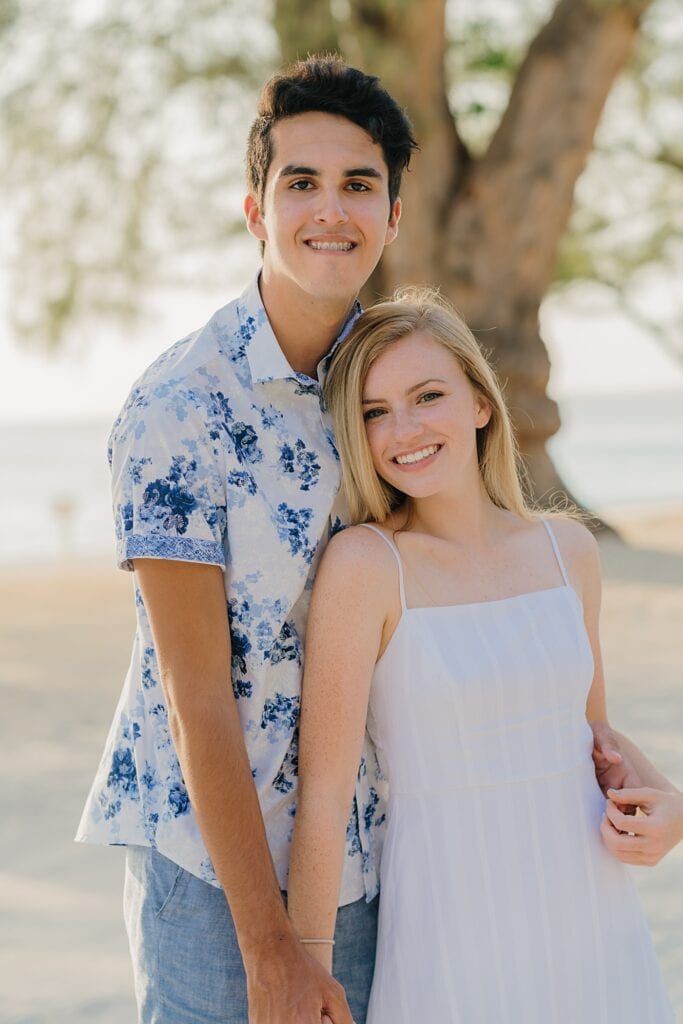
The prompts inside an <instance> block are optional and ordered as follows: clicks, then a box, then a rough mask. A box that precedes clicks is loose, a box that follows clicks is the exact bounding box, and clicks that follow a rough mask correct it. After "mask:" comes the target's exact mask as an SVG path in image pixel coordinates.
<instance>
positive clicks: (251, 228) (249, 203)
mask: <svg viewBox="0 0 683 1024" xmlns="http://www.w3.org/2000/svg"><path fill="white" fill-rule="evenodd" d="M244 217H245V219H246V222H247V231H248V232H249V234H250V235H253V236H254V238H258V240H259V241H260V242H267V241H268V232H267V231H266V225H265V224H264V223H263V217H262V211H261V204H260V203H259V201H258V199H256V198H255V197H254V196H252V195H251V193H249V195H248V196H246V198H245V200H244Z"/></svg>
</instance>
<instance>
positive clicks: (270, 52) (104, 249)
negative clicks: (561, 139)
mask: <svg viewBox="0 0 683 1024" xmlns="http://www.w3.org/2000/svg"><path fill="white" fill-rule="evenodd" d="M401 2H403V3H405V2H408V0H401ZM412 2H417V0H412ZM596 2H597V0H596ZM601 2H602V0H601ZM306 3H308V15H307V16H306V17H305V18H304V17H302V16H301V14H300V11H301V7H300V4H303V5H304V7H305V6H306ZM300 4H295V5H293V4H292V3H289V2H288V0H272V7H271V5H270V4H269V2H268V0H253V2H252V3H251V4H250V5H249V8H248V9H247V10H245V6H244V4H242V3H241V0H194V2H193V3H192V4H187V3H185V2H184V0H147V3H145V4H139V3H137V2H134V0H99V2H93V3H82V2H78V0H70V2H69V0H67V2H65V3H62V4H53V3H51V2H49V0H14V2H13V0H0V61H1V62H2V66H3V79H2V85H1V86H0V162H1V165H2V175H3V182H4V193H5V196H4V198H5V201H6V205H7V208H8V210H9V213H8V214H6V216H8V218H9V220H10V228H12V229H13V237H14V240H15V241H14V245H13V252H12V254H11V255H12V273H13V275H14V280H13V285H12V287H11V293H12V295H13V296H15V298H14V300H13V306H12V313H13V318H14V325H15V328H16V329H17V330H18V331H20V332H21V333H22V334H23V335H25V336H26V337H27V338H30V339H32V340H34V341H36V342H37V343H38V344H41V345H44V346H49V345H57V344H58V343H59V341H60V340H61V339H62V337H63V336H64V333H65V331H67V329H68V328H69V326H70V325H72V324H73V323H75V322H81V323H82V322H87V321H88V320H90V319H91V318H92V317H93V315H104V316H121V315H124V316H125V315H129V316H132V315H134V314H135V312H136V310H137V309H138V307H139V305H140V302H141V296H142V295H143V294H144V292H145V291H147V290H149V289H153V288H154V287H157V286H160V285H167V284H169V283H171V284H186V285H189V286H191V287H193V288H197V287H198V286H199V284H200V282H209V281H210V282H211V283H215V282H216V281H217V280H218V279H219V277H220V273H221V270H220V268H221V259H222V258H224V253H225V247H226V240H227V239H228V237H229V236H230V234H231V232H232V231H234V230H235V228H236V227H237V225H238V224H241V215H240V209H241V197H242V194H243V173H242V154H243V149H244V138H245V135H246V131H247V127H248V124H249V121H250V119H251V117H252V115H253V108H254V103H255V99H256V95H257V91H258V87H259V85H260V83H261V82H262V81H263V79H264V78H265V76H266V75H267V74H268V73H269V72H270V71H271V70H272V69H273V67H275V66H276V65H277V63H278V62H279V60H280V52H281V51H280V49H279V45H280V43H281V45H282V50H283V52H284V53H285V54H286V55H287V56H294V55H295V52H296V54H298V55H303V54H304V53H305V52H307V51H308V50H315V49H319V48H334V47H336V46H337V45H339V44H340V42H341V43H342V44H343V43H344V41H345V40H346V43H348V42H349V38H348V37H349V32H350V31H351V27H353V26H355V27H356V29H357V30H358V31H360V30H361V29H360V27H359V26H360V21H362V18H363V17H365V18H370V17H371V16H372V17H379V16H380V15H381V16H382V17H384V18H385V19H386V30H387V31H388V32H389V31H390V30H391V17H392V11H393V13H394V14H395V11H396V8H395V6H392V4H391V3H388V2H387V3H384V0H383V5H382V4H380V3H379V2H377V3H374V4H371V3H368V2H365V3H363V4H361V3H359V2H354V3H352V2H351V0H329V2H328V0H325V2H323V0H300ZM551 11H552V3H551V0H478V2H477V3H476V4H470V5H468V4H462V3H451V4H449V5H448V7H447V25H448V31H449V46H448V52H447V55H446V76H447V80H448V82H449V102H450V106H451V110H452V112H453V115H454V117H455V118H456V121H457V126H458V132H459V134H460V136H461V137H462V138H463V140H464V142H465V143H466V145H467V147H468V149H469V150H470V152H471V153H472V154H473V156H474V157H475V158H476V156H477V155H479V154H481V153H483V152H484V151H485V149H486V147H487V146H488V144H489V142H490V140H491V138H492V137H493V134H494V132H495V130H496V127H497V125H498V123H499V121H500V118H501V116H502V114H503V112H504V111H505V109H506V106H507V103H508V99H509V95H510V90H511V87H512V84H513V82H514V80H515V76H516V74H517V72H518V69H519V66H520V63H521V61H522V60H523V58H524V55H525V53H526V50H527V47H528V45H529V42H530V41H531V40H532V39H533V37H534V35H535V33H536V32H537V31H538V29H539V28H540V27H541V26H542V25H543V24H544V23H545V21H546V20H547V18H548V17H549V15H550V13H551ZM359 19H360V20H359ZM278 36H279V40H280V43H279V42H278ZM682 48H683V17H681V15H680V12H679V10H678V8H677V3H676V0H655V3H654V4H653V6H652V7H651V9H650V12H649V14H648V15H647V17H646V19H645V21H644V26H643V33H642V38H641V41H640V44H639V47H638V50H637V52H636V54H635V57H634V61H633V65H632V68H631V70H630V71H629V73H628V75H626V76H625V77H624V79H623V81H622V82H621V84H620V85H619V87H618V88H617V89H615V91H614V94H613V96H612V98H611V100H610V102H609V104H608V107H607V110H606V112H605V116H604V119H603V123H602V126H601V130H600V132H599V135H598V139H597V144H596V149H595V153H594V156H593V158H592V160H591V161H590V164H589V167H588V169H587V171H586V173H585V174H584V175H583V177H582V178H581V180H580V181H579V183H578V186H577V192H576V207H575V213H574V216H573V218H572V221H571V225H570V229H569V231H568V232H567V235H566V238H565V239H564V243H563V246H562V250H561V254H560V260H559V263H558V267H557V274H556V287H558V288H562V287H566V286H567V285H568V284H571V283H574V282H576V281H577V280H589V279H590V280H597V281H601V282H604V284H605V286H606V287H609V288H610V289H611V290H613V291H615V292H616V291H620V293H621V294H625V292H626V290H627V289H628V287H629V282H630V280H631V278H632V276H633V275H634V274H637V273H638V272H639V271H640V270H641V269H642V267H643V265H644V264H648V265H662V266H668V267H670V266H672V265H674V263H676V262H677V261H678V262H680V259H681V253H680V243H678V244H677V241H676V236H677V234H678V235H679V237H680V231H681V227H682V226H683V225H682V224H681V212H680V211H681V210H683V201H682V200H683V193H682V191H681V190H682V189H683V184H682V182H683V175H682V174H681V170H682V168H683V149H682V148H681V140H682V139H683V127H682V126H681V114H680V109H681V107H680V100H681V98H683V70H682V65H681V62H680V52H681V49H682Z"/></svg>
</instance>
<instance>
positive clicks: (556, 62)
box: [277, 0, 649, 499]
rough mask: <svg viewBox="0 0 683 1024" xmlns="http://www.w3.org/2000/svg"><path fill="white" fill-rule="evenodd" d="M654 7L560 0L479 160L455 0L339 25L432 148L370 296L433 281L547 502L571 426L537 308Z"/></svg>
mask: <svg viewBox="0 0 683 1024" xmlns="http://www.w3.org/2000/svg"><path fill="white" fill-rule="evenodd" d="M648 4H649V0H559V2H558V3H557V6H556V7H555V10H554V12H553V14H552V17H551V18H550V20H549V21H548V22H547V23H546V24H545V25H544V26H543V27H542V29H541V30H540V32H539V33H538V35H537V36H536V38H535V39H534V40H533V41H532V43H531V45H530V46H529V49H528V52H527V55H526V57H525V59H524V61H523V63H522V65H521V67H520V69H519V72H518V74H517V77H516V79H515V83H514V85H513V88H512V92H511V95H510V100H509V104H508V107H507V110H506V112H505V114H504V115H503V117H502V119H501V122H500V124H499V126H498V129H497V131H496V133H495V135H494V138H493V140H492V142H491V144H490V146H489V148H488V150H487V151H486V152H485V153H484V155H483V156H482V157H480V158H479V159H476V160H475V159H472V158H471V157H470V155H469V154H468V152H467V150H466V148H465V146H464V145H463V143H462V140H461V139H460V137H459V135H458V131H457V126H456V124H455V121H454V118H453V116H452V114H451V112H450V110H449V105H448V89H447V83H446V78H445V67H444V63H445V61H444V58H445V52H446V35H445V0H350V14H349V17H348V19H347V20H346V21H344V22H342V23H340V24H339V25H338V39H339V42H340V43H341V46H342V49H343V52H344V54H345V56H346V57H347V59H348V60H349V61H350V62H351V63H352V64H355V65H356V66H359V67H362V68H364V69H365V70H367V71H368V72H370V73H372V74H377V75H379V77H380V78H381V79H382V82H383V84H384V85H385V86H386V87H387V89H388V90H389V91H390V92H391V93H392V94H393V95H394V96H395V97H396V98H397V100H398V101H399V102H400V103H401V104H402V105H403V106H405V107H406V109H407V111H408V113H409V115H410V117H411V119H412V121H413V124H414V126H415V133H416V137H417V139H418V142H419V143H420V146H421V150H420V152H419V153H417V154H416V155H415V156H414V158H413V161H412V166H411V170H410V171H409V173H408V174H407V175H406V177H405V183H404V187H403V190H402V196H403V201H404V205H403V216H402V219H401V226H400V237H399V240H398V242H397V243H396V244H395V245H393V246H390V247H389V248H388V249H387V251H386V253H385V255H384V257H383V260H382V263H381V265H380V268H379V269H378V271H377V272H376V274H375V275H374V276H373V279H372V282H371V292H372V297H375V296H377V295H387V294H390V293H391V291H392V290H393V289H394V288H395V287H397V286H399V285H405V284H410V283H413V284H429V285H434V286H438V287H439V288H440V289H441V291H442V293H443V294H444V295H446V296H447V297H448V298H450V299H451V300H452V301H453V303H454V304H455V305H456V307H457V308H458V309H459V310H460V311H461V312H462V313H463V315H464V316H465V318H466V320H467V321H468V323H469V324H470V326H471V327H472V329H473V330H474V332H475V334H477V335H478V337H479V339H480V341H481V342H482V345H483V346H484V347H485V348H486V349H487V350H488V351H489V352H490V353H491V355H492V360H493V362H494V365H495V366H496V369H497V371H498V374H499V376H500V378H501V380H502V382H503V383H504V385H505V391H506V397H507V400H508V403H509V406H510V408H511V411H512V416H513V420H514V424H515V429H516V434H517V439H518V442H519V444H520V449H521V451H522V454H523V456H524V458H525V461H526V464H527V467H528V470H529V477H530V484H531V490H532V491H533V493H534V495H535V496H536V497H537V498H539V499H542V498H543V497H544V496H545V497H546V498H547V497H548V496H549V495H550V494H551V493H552V492H554V491H565V492H566V488H565V487H564V485H563V484H562V481H561V480H560V478H559V476H558V474H557V472H556V470H555V467H554V466H553V464H552V461H551V460H550V458H549V456H548V454H547V452H546V442H547V440H548V439H549V438H550V437H551V436H552V435H553V434H554V433H555V432H556V431H557V430H558V428H559V425H560V421H559V416H558V410H557V406H556V404H555V403H554V402H553V401H552V400H551V399H550V398H549V397H548V396H547V394H546V389H547V384H548V377H549V371H550V364H549V360H548V355H547V352H546V349H545V346H544V344H543V341H542V339H541V336H540V333H539V324H538V312H539V308H540V305H541V302H542V300H543V297H544V295H545V293H546V291H547V289H548V287H549V285H550V283H551V281H552V275H553V270H554V266H555V263H556V260H557V253H558V248H559V245H560V241H561V238H562V235H563V233H564V230H565V228H566V225H567V221H568V219H569V215H570V213H571V208H572V203H573V195H574V187H575V184H576V181H577V178H578V177H579V175H580V173H581V171H582V170H583V168H584V166H585V164H586V160H587V158H588V155H589V153H590V150H591V147H592V144H593V138H594V134H595V130H596V127H597V124H598V122H599V119H600V115H601V113H602V110H603V108H604V105H605V102H606V99H607V96H608V94H609V92H610V89H611V87H612V85H613V84H614V81H615V79H616V78H617V76H618V74H619V72H620V71H621V70H622V69H623V68H624V66H625V65H626V63H627V61H628V59H629V56H630V54H631V51H632V48H633V44H634V42H635V39H636V36H637V33H638V28H639V19H640V17H641V15H642V13H643V11H644V10H645V9H646V8H647V6H648ZM277 6H278V8H279V9H280V11H281V12H284V10H285V9H286V11H287V17H288V19H291V23H292V24H301V23H302V21H304V20H305V19H304V18H303V15H302V14H297V8H298V9H299V10H300V11H302V12H303V10H304V9H305V8H307V7H308V6H309V0H298V2H297V0H288V2H285V0H281V2H280V3H279V4H278V5H277ZM321 6H323V7H324V8H325V10H326V11H327V12H329V7H328V5H327V4H323V5H321ZM309 42H310V39H309ZM312 48H313V49H314V48H315V47H312ZM287 52H289V51H287Z"/></svg>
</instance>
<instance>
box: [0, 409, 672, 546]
mask: <svg viewBox="0 0 683 1024" xmlns="http://www.w3.org/2000/svg"><path fill="white" fill-rule="evenodd" d="M560 409H561V414H562V419H563V425H562V429H561V431H560V433H559V434H558V435H557V436H556V437H555V438H553V439H552V441H551V443H550V451H551V454H552V456H553V458H554V459H555V462H556V465H557V466H558V468H559V470H560V472H561V474H562V475H563V478H564V479H565V481H566V483H567V485H568V486H569V487H570V488H571V489H572V491H573V492H574V494H575V495H576V497H577V498H579V499H580V500H581V501H583V502H584V503H586V504H587V505H588V506H589V507H590V508H591V509H593V510H594V511H596V512H601V511H604V510H605V509H607V508H613V507H615V506H620V505H631V504H648V503H654V504H668V503H678V502H680V503H683V392H681V391H677V392H651V393H647V394H632V395H605V396H590V397H584V396H582V397H575V398H572V399H567V400H565V401H563V402H562V403H561V406H560ZM109 427H110V424H109V423H107V422H81V421H74V422H56V423H10V422H2V421H0V566H10V565H13V566H17V565H19V566H20V565H39V564H41V563H45V562H52V561H56V560H59V559H63V558H68V559H78V560H87V559H92V558H98V559H99V558H103V559H112V560H113V558H114V540H113V529H112V518H111V504H110V494H109V469H108V465H107V456H106V448H107V437H108V434H109Z"/></svg>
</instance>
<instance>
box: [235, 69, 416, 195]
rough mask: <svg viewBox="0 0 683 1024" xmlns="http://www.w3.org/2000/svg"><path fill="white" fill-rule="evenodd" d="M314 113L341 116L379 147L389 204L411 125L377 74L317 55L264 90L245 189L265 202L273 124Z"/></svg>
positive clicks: (409, 145) (410, 145)
mask: <svg viewBox="0 0 683 1024" xmlns="http://www.w3.org/2000/svg"><path fill="white" fill-rule="evenodd" d="M312 112H317V113H324V114H337V115H339V116H340V117H345V118H347V120H349V121H353V123H354V124H357V125H359V127H361V128H363V129H365V131H366V132H367V133H368V135H369V136H370V137H371V139H372V141H373V142H377V143H379V145H380V146H381V147H382V152H383V154H384V159H385V161H386V165H387V168H388V169H389V200H390V203H391V205H393V203H394V201H395V199H396V198H397V196H398V194H399V189H400V187H401V177H402V175H403V171H404V170H405V169H406V168H407V167H408V164H409V162H410V154H411V152H412V150H413V149H416V148H417V143H416V142H415V139H414V138H413V129H412V125H411V123H410V121H409V120H408V117H407V115H406V113H405V112H404V111H403V110H402V109H401V107H399V105H398V103H397V102H396V100H395V99H393V98H392V97H391V96H390V95H389V93H388V92H387V91H386V89H384V88H383V87H382V86H381V85H380V83H379V79H378V78H377V77H376V76H375V75H366V74H364V72H362V71H359V70H358V69H357V68H352V67H349V66H348V64H345V63H344V61H343V60H342V59H341V57H339V56H337V55H336V54H315V55H313V56H310V57H308V58H307V59H306V60H302V61H298V62H297V63H296V64H292V65H291V66H290V67H288V68H286V69H285V70H284V71H283V72H280V73H279V74H276V75H273V77H272V78H270V79H269V80H268V81H267V82H266V84H265V85H264V87H263V91H262V93H261V97H260V100H259V104H258V113H257V116H256V120H255V121H254V123H253V124H252V126H251V129H250V131H249V140H248V143H247V184H248V187H249V190H250V192H251V193H252V195H254V196H256V198H257V199H258V201H259V202H262V201H263V192H264V189H265V185H266V177H267V174H268V168H269V167H270V163H271V161H272V159H273V141H272V136H271V131H272V128H273V125H275V124H277V122H278V121H281V120H282V119H283V118H286V117H294V116H295V115H296V114H307V113H312Z"/></svg>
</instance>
